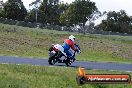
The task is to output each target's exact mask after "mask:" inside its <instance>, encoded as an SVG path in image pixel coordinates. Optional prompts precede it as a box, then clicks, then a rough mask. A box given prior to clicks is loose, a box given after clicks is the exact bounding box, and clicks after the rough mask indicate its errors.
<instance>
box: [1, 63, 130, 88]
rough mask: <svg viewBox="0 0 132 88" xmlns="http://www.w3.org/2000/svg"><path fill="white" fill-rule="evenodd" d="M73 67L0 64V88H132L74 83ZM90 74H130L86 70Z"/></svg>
mask: <svg viewBox="0 0 132 88" xmlns="http://www.w3.org/2000/svg"><path fill="white" fill-rule="evenodd" d="M76 72H77V69H75V68H64V67H43V66H31V65H13V64H9V65H8V64H0V88H113V86H114V88H132V85H130V84H86V85H83V86H79V85H78V84H77V83H76ZM87 73H90V74H95V73H96V74H97V73H98V74H107V73H111V74H124V73H125V74H130V75H132V73H128V72H117V71H103V70H87Z"/></svg>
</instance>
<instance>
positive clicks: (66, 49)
mask: <svg viewBox="0 0 132 88" xmlns="http://www.w3.org/2000/svg"><path fill="white" fill-rule="evenodd" d="M74 44H75V37H74V36H73V35H70V36H69V39H65V40H64V43H63V45H62V46H63V48H64V52H65V53H66V55H67V58H68V59H75V58H74V56H72V54H71V52H70V51H69V50H70V48H71V49H72V50H74V51H76V49H75V46H74Z"/></svg>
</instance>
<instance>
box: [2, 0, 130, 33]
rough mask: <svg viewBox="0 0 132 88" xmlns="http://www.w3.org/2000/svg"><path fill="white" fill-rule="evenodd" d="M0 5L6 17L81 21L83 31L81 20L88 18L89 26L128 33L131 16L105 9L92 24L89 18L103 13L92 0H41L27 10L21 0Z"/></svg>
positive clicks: (66, 22) (65, 23) (61, 22)
mask: <svg viewBox="0 0 132 88" xmlns="http://www.w3.org/2000/svg"><path fill="white" fill-rule="evenodd" d="M3 7H4V8H3V9H1V10H0V17H4V18H8V19H13V20H19V21H26V22H33V23H34V22H37V23H43V24H47V23H49V24H53V25H60V26H73V25H77V24H82V27H83V29H82V30H83V31H84V33H85V23H86V22H87V21H89V23H90V24H92V26H91V27H92V29H93V28H96V29H97V30H104V31H112V32H121V33H130V34H132V16H128V15H127V13H126V12H125V11H124V10H120V11H118V12H115V11H110V12H107V18H106V19H105V20H102V22H101V23H100V24H99V25H96V26H94V24H93V23H92V20H95V19H97V18H98V17H100V16H102V15H103V14H102V13H101V12H100V11H99V10H98V8H97V7H96V3H95V2H92V1H90V0H75V1H74V2H72V3H70V4H68V3H62V2H60V1H59V0H43V1H42V2H41V3H40V5H39V7H38V8H32V9H31V10H30V11H27V10H26V8H25V6H24V5H23V2H22V1H21V0H8V1H7V2H5V3H4V4H3ZM36 14H37V15H36ZM36 16H37V17H36ZM89 26H90V25H89Z"/></svg>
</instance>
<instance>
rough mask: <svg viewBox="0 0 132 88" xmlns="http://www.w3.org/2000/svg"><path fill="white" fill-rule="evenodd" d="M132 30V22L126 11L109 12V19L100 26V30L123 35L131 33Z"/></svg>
mask: <svg viewBox="0 0 132 88" xmlns="http://www.w3.org/2000/svg"><path fill="white" fill-rule="evenodd" d="M131 28H132V20H131V18H130V17H129V16H128V15H127V14H126V12H125V11H124V10H120V11H119V12H115V11H110V12H108V13H107V19H106V20H103V21H102V23H101V24H100V25H99V29H103V30H105V31H112V32H121V33H130V32H131Z"/></svg>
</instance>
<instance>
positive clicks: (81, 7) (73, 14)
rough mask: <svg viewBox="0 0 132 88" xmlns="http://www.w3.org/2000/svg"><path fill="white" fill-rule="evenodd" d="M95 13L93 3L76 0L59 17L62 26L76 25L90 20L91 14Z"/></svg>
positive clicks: (86, 0) (95, 8)
mask: <svg viewBox="0 0 132 88" xmlns="http://www.w3.org/2000/svg"><path fill="white" fill-rule="evenodd" d="M96 11H97V7H96V6H95V3H94V2H91V1H89V0H76V1H74V2H73V3H72V4H70V6H69V8H68V9H67V10H66V11H65V12H64V13H63V14H62V15H61V16H60V22H61V23H62V24H68V25H73V24H78V23H83V24H84V25H85V23H86V21H87V20H88V19H89V18H90V16H91V14H93V13H94V12H96Z"/></svg>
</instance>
